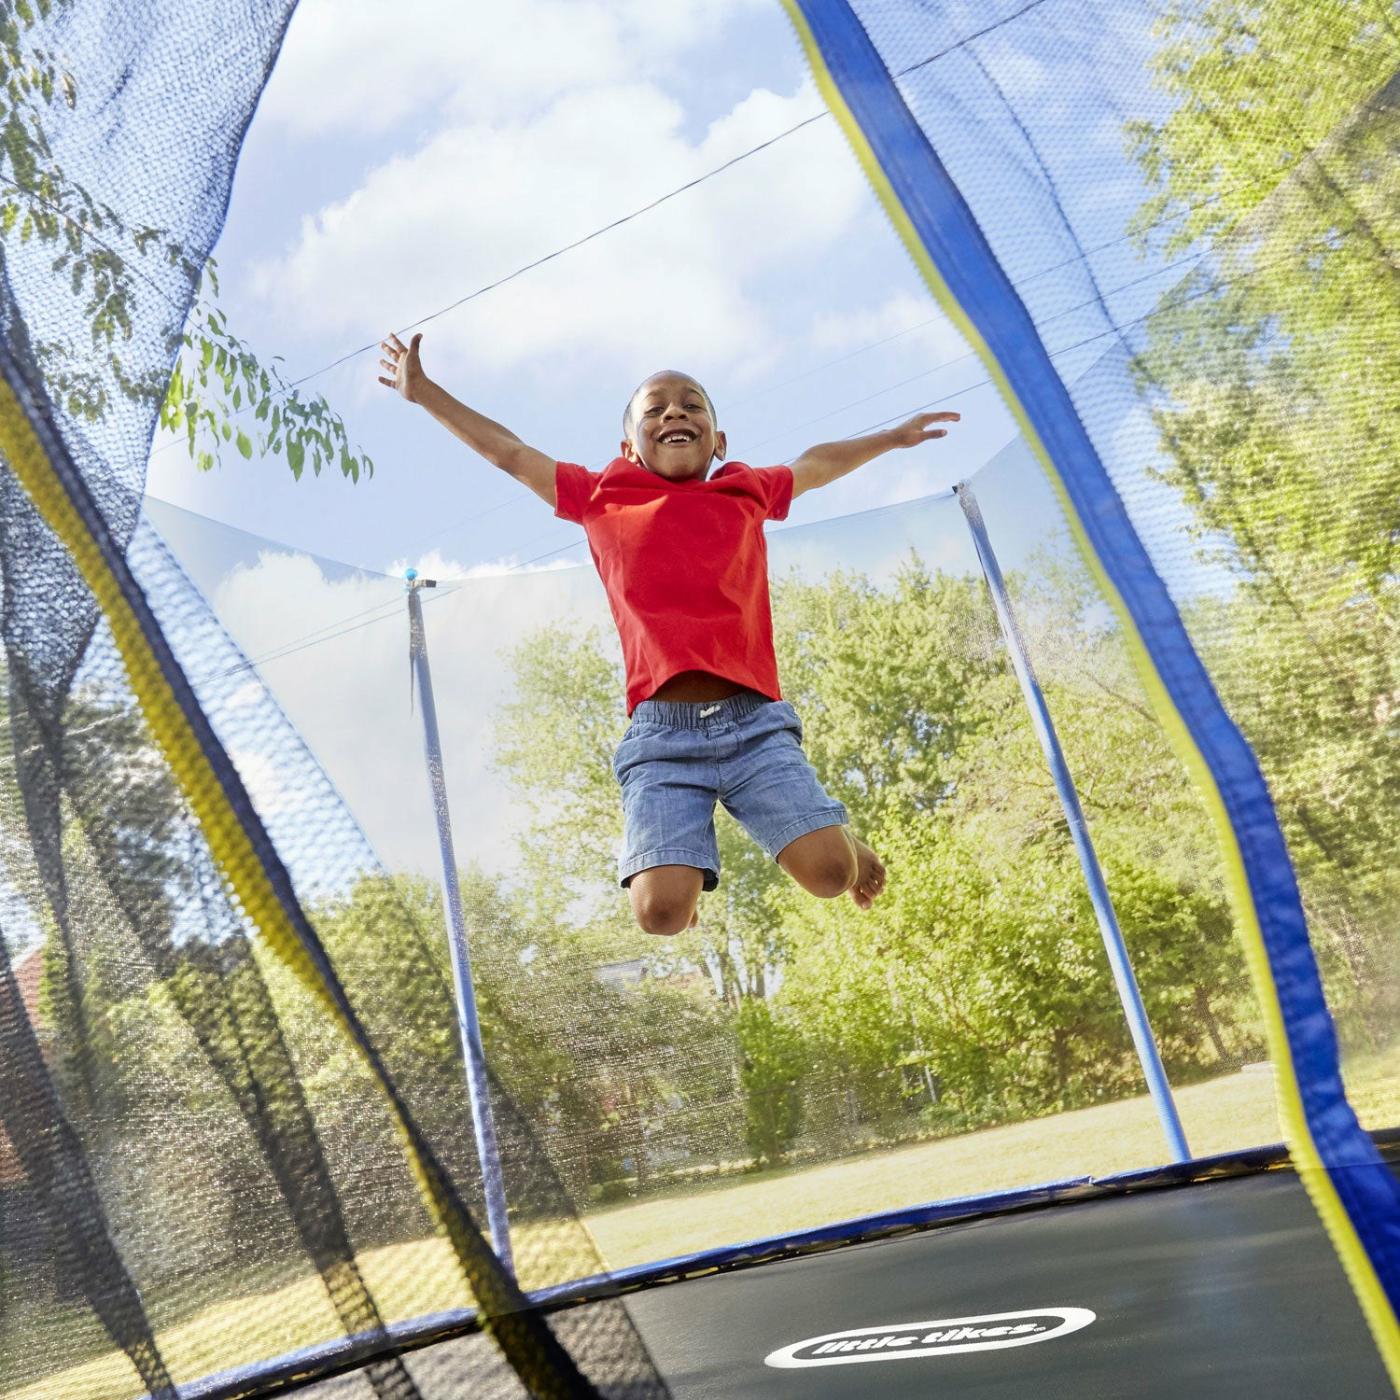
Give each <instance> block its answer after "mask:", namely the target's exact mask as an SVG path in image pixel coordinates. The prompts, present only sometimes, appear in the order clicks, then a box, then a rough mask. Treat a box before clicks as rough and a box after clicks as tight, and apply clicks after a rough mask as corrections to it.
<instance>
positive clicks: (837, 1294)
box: [627, 1171, 1394, 1400]
mask: <svg viewBox="0 0 1400 1400" xmlns="http://www.w3.org/2000/svg"><path fill="white" fill-rule="evenodd" d="M627 1307H628V1310H629V1312H630V1313H631V1314H632V1316H633V1318H634V1320H635V1322H636V1324H637V1327H638V1329H639V1330H640V1332H641V1334H642V1337H643V1338H644V1340H645V1341H646V1343H647V1345H648V1346H649V1347H650V1349H651V1352H652V1355H653V1356H654V1358H655V1360H656V1363H657V1367H658V1369H659V1370H660V1372H661V1374H662V1375H663V1376H664V1377H665V1378H666V1381H667V1383H668V1384H669V1385H670V1387H671V1390H672V1394H673V1395H674V1396H675V1397H676V1400H700V1397H705V1398H706V1400H731V1398H732V1397H741V1396H763V1397H774V1400H777V1397H784V1398H785V1400H786V1397H792V1400H798V1397H811V1396H823V1397H824V1396H832V1397H842V1396H886V1395H888V1396H953V1397H958V1398H959V1400H961V1397H991V1396H997V1397H1002V1396H1006V1397H1011V1396H1015V1397H1024V1398H1025V1400H1094V1398H1095V1397H1110V1396H1112V1397H1120V1396H1121V1397H1134V1400H1157V1398H1158V1397H1160V1398H1161V1400H1167V1397H1173V1400H1177V1398H1179V1397H1190V1400H1216V1398H1217V1397H1218V1400H1248V1397H1252V1396H1256V1395H1258V1396H1269V1397H1298V1398H1299V1400H1302V1398H1303V1397H1307V1398H1308V1400H1322V1398H1323V1397H1325V1400H1372V1397H1375V1400H1383V1398H1384V1397H1391V1396H1393V1394H1394V1392H1393V1391H1392V1390H1391V1388H1390V1385H1389V1383H1388V1381H1387V1378H1386V1375H1385V1372H1384V1369H1383V1368H1382V1366H1381V1362H1380V1359H1379V1356H1378V1354H1377V1352H1376V1349H1375V1346H1374V1344H1373V1343H1372V1341H1371V1338H1370V1334H1369V1332H1368V1331H1367V1328H1366V1324H1365V1321H1364V1319H1363V1318H1362V1315H1361V1312H1360V1309H1359V1307H1358V1305H1357V1303H1356V1300H1355V1297H1354V1295H1353V1294H1352V1291H1351V1289H1350V1287H1349V1286H1348V1284H1347V1282H1346V1279H1345V1277H1344V1276H1343V1273H1342V1269H1341V1265H1340V1263H1339V1262H1338V1260H1337V1257H1336V1255H1335V1254H1334V1253H1333V1252H1332V1249H1331V1247H1330V1245H1329V1244H1328V1242H1327V1240H1326V1237H1325V1236H1324V1234H1323V1231H1322V1228H1321V1226H1320V1225H1319V1223H1318V1217H1317V1215H1316V1213H1315V1212H1314V1211H1313V1209H1312V1206H1311V1205H1310V1203H1309V1202H1308V1199H1307V1196H1306V1194H1305V1192H1304V1190H1303V1187H1302V1185H1301V1183H1300V1182H1299V1181H1298V1179H1297V1177H1296V1176H1294V1175H1293V1173H1291V1172H1283V1171H1279V1172H1269V1173H1264V1174H1260V1175H1256V1176H1248V1177H1238V1178H1233V1179H1227V1180H1220V1181H1214V1182H1206V1183H1202V1184H1198V1185H1193V1186H1189V1187H1182V1188H1179V1189H1172V1190H1156V1191H1145V1192H1141V1193H1138V1194H1133V1195H1127V1196H1122V1197H1113V1198H1107V1199H1102V1200H1096V1201H1087V1202H1083V1203H1080V1204H1075V1205H1064V1206H1054V1207H1050V1208H1047V1209H1042V1210H1036V1211H1031V1212H1026V1213H1022V1214H1016V1215H1008V1216H1001V1217H994V1218H989V1219H984V1220H979V1221H972V1222H968V1223H966V1224H963V1225H953V1226H946V1227H943V1228H940V1229H935V1230H930V1231H927V1232H925V1233H922V1234H918V1235H912V1236H905V1237H902V1238H898V1239H890V1240H885V1241H881V1242H876V1243H871V1244H867V1245H855V1246H851V1247H848V1248H842V1249H836V1250H832V1251H829V1252H826V1253H823V1254H817V1255H809V1256H806V1257H802V1258H796V1259H789V1260H783V1261H779V1262H776V1263H770V1264H762V1265H757V1266H755V1267H752V1268H743V1269H736V1270H734V1271H732V1272H729V1273H723V1274H717V1275H711V1276H709V1277H704V1278H699V1279H691V1280H687V1281H685V1282H681V1283H676V1284H671V1285H667V1286H665V1287H659V1288H655V1289H651V1290H648V1291H644V1292H641V1293H638V1294H634V1295H632V1296H630V1297H629V1298H628V1299H627ZM1040 1309H1048V1310H1053V1309H1088V1310H1090V1311H1092V1312H1093V1313H1094V1314H1095V1320H1094V1321H1092V1322H1090V1323H1088V1324H1087V1325H1085V1326H1082V1327H1081V1328H1080V1329H1079V1330H1078V1331H1074V1332H1072V1333H1066V1334H1062V1335H1058V1336H1049V1337H1046V1339H1045V1340H1040V1341H1036V1342H1034V1343H1033V1344H1030V1345H1022V1346H1016V1347H1001V1348H999V1349H988V1348H987V1347H986V1346H985V1343H986V1342H987V1341H989V1340H992V1337H991V1336H988V1335H987V1333H988V1331H989V1330H990V1329H992V1328H1000V1327H1008V1326H1027V1325H1038V1326H1039V1327H1041V1328H1042V1329H1045V1328H1049V1327H1052V1326H1054V1325H1056V1320H1055V1319H1054V1318H1053V1317H1042V1318H1041V1320H1040V1321H1039V1322H1038V1323H1036V1324H1029V1323H1027V1322H1026V1320H1025V1319H1011V1320H1007V1321H996V1320H993V1321H989V1322H988V1323H986V1324H983V1325H982V1326H981V1327H977V1331H978V1332H980V1333H981V1334H982V1335H981V1337H980V1338H978V1337H974V1338H972V1339H971V1344H972V1345H974V1346H976V1347H977V1349H976V1350H971V1351H964V1352H960V1353H949V1352H946V1351H938V1352H934V1353H933V1354H916V1355H910V1354H907V1351H908V1349H910V1348H917V1347H918V1346H920V1345H921V1344H922V1345H934V1346H941V1345H949V1344H952V1343H956V1342H961V1343H962V1344H964V1345H967V1344H968V1343H969V1338H968V1336H967V1335H966V1334H965V1333H964V1334H959V1335H958V1336H955V1337H952V1338H951V1339H949V1338H947V1333H948V1331H949V1330H950V1329H949V1328H948V1327H947V1326H945V1327H944V1328H943V1329H941V1330H940V1331H939V1339H935V1341H934V1342H932V1343H923V1340H922V1338H923V1335H925V1334H922V1333H920V1329H919V1327H918V1326H911V1327H910V1329H909V1331H908V1332H907V1333H906V1332H901V1333H899V1334H896V1335H899V1336H908V1338H909V1340H908V1341H905V1342H902V1343H899V1344H897V1345H899V1346H902V1347H904V1348H905V1349H906V1351H905V1354H894V1352H893V1350H890V1351H889V1355H890V1359H883V1358H882V1359H880V1360H877V1361H870V1362H862V1363H859V1364H842V1365H822V1366H813V1367H810V1368H803V1369H797V1370H777V1369H774V1368H772V1367H770V1366H767V1365H765V1364H764V1358H765V1357H766V1356H768V1355H769V1354H770V1353H772V1352H775V1351H777V1350H779V1349H781V1348H784V1347H789V1346H790V1345H791V1344H793V1343H798V1342H802V1341H804V1340H807V1339H812V1338H818V1337H821V1336H823V1335H824V1334H828V1333H837V1332H846V1331H850V1330H852V1329H857V1328H862V1329H863V1328H881V1327H888V1326H891V1325H894V1324H911V1325H912V1324H929V1323H938V1322H945V1323H946V1322H947V1321H949V1320H952V1319H959V1318H972V1317H979V1316H987V1317H992V1316H993V1315H995V1314H1003V1313H1020V1312H1026V1311H1035V1310H1040ZM968 1325H970V1326H974V1327H976V1324H968ZM935 1330H939V1329H935ZM870 1335H871V1338H872V1339H876V1340H877V1339H879V1338H880V1337H882V1336H885V1335H888V1334H881V1333H873V1334H870ZM997 1335H1000V1336H1005V1335H1007V1334H1004V1333H1001V1334H996V1333H994V1334H993V1336H997ZM1013 1335H1014V1334H1013ZM850 1340H852V1341H855V1340H860V1339H859V1338H857V1339H850ZM872 1345H873V1340H872ZM879 1345H880V1347H881V1348H885V1349H889V1348H890V1343H888V1342H883V1341H882V1342H880V1343H879ZM807 1350H808V1352H809V1353H810V1351H811V1350H812V1349H811V1348H808V1349H807ZM828 1354H829V1353H828Z"/></svg>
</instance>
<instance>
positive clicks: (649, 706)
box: [632, 690, 773, 729]
mask: <svg viewBox="0 0 1400 1400" xmlns="http://www.w3.org/2000/svg"><path fill="white" fill-rule="evenodd" d="M772 703H773V702H772V701H771V700H770V699H769V698H768V697H767V696H766V695H760V694H759V693H758V692H757V691H756V690H744V691H741V692H740V693H739V694H738V695H731V696H730V697H729V698H728V699H727V700H643V701H641V702H639V704H638V705H637V708H636V709H635V710H633V711H632V719H633V721H634V722H635V721H637V720H639V719H642V720H646V721H647V722H648V723H649V724H664V725H666V727H667V728H669V729H707V728H709V726H710V725H712V724H725V723H732V722H733V721H734V720H738V719H743V717H744V716H745V715H751V714H753V712H754V711H755V710H761V709H762V708H763V707H764V706H765V705H771V704H772Z"/></svg>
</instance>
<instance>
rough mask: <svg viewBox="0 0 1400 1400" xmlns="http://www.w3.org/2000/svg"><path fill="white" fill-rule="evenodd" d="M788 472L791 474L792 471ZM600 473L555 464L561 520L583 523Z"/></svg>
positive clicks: (556, 508)
mask: <svg viewBox="0 0 1400 1400" xmlns="http://www.w3.org/2000/svg"><path fill="white" fill-rule="evenodd" d="M788 474H789V476H790V475H791V473H790V472H789V473H788ZM598 475H599V474H598V473H597V472H591V471H589V470H588V468H587V467H581V466H579V465H578V463H576V462H556V463H555V464H554V513H555V515H557V516H558V517H559V519H560V520H572V521H573V522H574V524H575V525H582V524H583V511H584V507H585V506H587V504H588V498H589V497H590V496H591V495H592V494H593V488H594V487H595V486H596V485H597V484H598ZM788 494H789V495H791V494H792V488H791V486H789V487H788Z"/></svg>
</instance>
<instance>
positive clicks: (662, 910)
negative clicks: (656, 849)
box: [630, 872, 700, 938]
mask: <svg viewBox="0 0 1400 1400" xmlns="http://www.w3.org/2000/svg"><path fill="white" fill-rule="evenodd" d="M697 877H698V872H697ZM690 884H691V882H690V881H689V880H688V879H687V880H682V881H677V880H669V879H666V880H646V881H644V880H642V879H641V878H640V877H638V879H636V880H634V881H633V883H632V886H631V889H630V893H631V896H632V913H633V914H634V915H635V916H636V920H637V924H638V926H639V927H640V928H641V930H642V932H643V933H653V934H656V935H658V936H659V937H663V938H665V937H669V936H670V935H671V934H675V933H681V932H683V931H684V930H685V929H687V928H689V927H690V922H691V919H692V918H693V917H694V915H695V901H696V900H697V899H698V898H699V896H700V889H699V879H698V878H697V879H696V881H695V888H693V889H692V888H690Z"/></svg>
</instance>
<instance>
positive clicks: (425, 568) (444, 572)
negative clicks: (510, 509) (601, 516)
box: [384, 531, 587, 583]
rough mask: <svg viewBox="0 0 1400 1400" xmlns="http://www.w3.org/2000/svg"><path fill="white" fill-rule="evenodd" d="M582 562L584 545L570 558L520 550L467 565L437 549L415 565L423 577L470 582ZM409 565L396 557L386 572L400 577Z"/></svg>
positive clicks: (543, 571)
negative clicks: (537, 556) (538, 556)
mask: <svg viewBox="0 0 1400 1400" xmlns="http://www.w3.org/2000/svg"><path fill="white" fill-rule="evenodd" d="M582 539H583V534H582V531H580V532H579V540H580V544H581V542H582ZM581 561H582V562H583V563H586V562H587V555H586V554H585V553H584V552H583V550H582V549H581V548H580V549H579V550H576V551H575V552H574V555H573V556H572V557H570V558H564V559H558V558H556V559H545V560H542V561H540V562H538V563H536V562H534V561H533V560H522V559H521V557H520V555H519V554H518V553H517V554H504V555H501V556H499V557H498V558H496V559H487V560H483V561H481V562H480V563H476V564H470V565H468V564H463V563H462V562H461V561H460V560H457V559H451V558H448V557H447V556H445V555H444V554H442V553H441V552H440V551H438V550H436V549H430V550H429V551H428V552H427V553H426V554H420V555H418V556H417V558H416V559H415V560H414V562H413V564H412V567H413V568H415V569H417V570H418V573H419V575H420V577H422V578H430V579H434V580H437V581H439V582H444V583H469V582H471V581H472V580H473V579H479V578H504V577H506V576H507V575H509V576H512V577H523V576H524V575H526V574H552V573H558V572H559V570H561V569H577V568H579V567H581ZM409 567H410V565H409V561H408V560H407V559H395V560H394V561H393V562H392V563H390V565H389V566H388V568H386V569H385V570H384V572H385V573H386V574H391V575H393V576H394V577H395V578H398V577H402V575H403V574H404V573H405V571H406V570H407V569H408V568H409Z"/></svg>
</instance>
